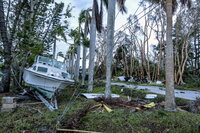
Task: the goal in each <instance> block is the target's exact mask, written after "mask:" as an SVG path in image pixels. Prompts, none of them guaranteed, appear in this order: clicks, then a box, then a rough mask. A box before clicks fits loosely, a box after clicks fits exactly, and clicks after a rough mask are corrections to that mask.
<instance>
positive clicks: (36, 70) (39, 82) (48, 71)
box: [23, 56, 74, 99]
mask: <svg viewBox="0 0 200 133" xmlns="http://www.w3.org/2000/svg"><path fill="white" fill-rule="evenodd" d="M66 69H67V67H66V64H64V63H62V62H59V61H56V60H55V59H50V58H47V57H43V56H38V57H37V58H36V60H35V62H34V64H33V65H32V67H30V68H25V69H24V75H23V79H24V81H25V82H26V83H27V84H29V85H30V86H31V87H32V88H34V89H36V90H37V91H39V92H40V93H41V94H42V95H44V96H45V97H47V98H49V99H51V98H52V97H53V96H54V95H55V94H56V93H57V92H58V91H59V90H61V89H64V88H66V86H68V85H70V84H73V83H74V80H73V79H72V76H71V75H70V74H69V73H68V72H67V70H66Z"/></svg>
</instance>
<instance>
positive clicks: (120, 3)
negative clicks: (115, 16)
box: [117, 0, 127, 14]
mask: <svg viewBox="0 0 200 133" xmlns="http://www.w3.org/2000/svg"><path fill="white" fill-rule="evenodd" d="M125 2H126V0H117V4H118V7H119V10H120V12H121V13H122V14H123V13H127V8H126V7H125Z"/></svg>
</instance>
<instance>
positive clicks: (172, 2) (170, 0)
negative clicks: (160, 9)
mask: <svg viewBox="0 0 200 133" xmlns="http://www.w3.org/2000/svg"><path fill="white" fill-rule="evenodd" d="M148 1H151V2H153V3H163V4H162V5H164V6H165V7H164V9H166V15H167V30H166V43H167V44H166V48H165V53H166V57H165V76H166V77H165V78H166V95H165V110H168V111H176V104H175V95H174V55H173V54H174V53H173V49H174V48H173V42H172V25H173V23H172V16H173V12H175V10H176V8H177V4H178V3H177V1H176V0H165V1H164V0H148ZM180 3H181V4H182V5H186V4H187V5H188V7H190V6H191V1H190V0H180Z"/></svg>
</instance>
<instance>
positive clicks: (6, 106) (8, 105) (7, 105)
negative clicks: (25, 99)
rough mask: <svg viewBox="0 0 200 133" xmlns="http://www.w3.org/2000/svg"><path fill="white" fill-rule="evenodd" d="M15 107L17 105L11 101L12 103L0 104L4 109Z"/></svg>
mask: <svg viewBox="0 0 200 133" xmlns="http://www.w3.org/2000/svg"><path fill="white" fill-rule="evenodd" d="M16 107H17V105H16V103H13V104H7V103H4V104H2V108H4V109H13V108H16Z"/></svg>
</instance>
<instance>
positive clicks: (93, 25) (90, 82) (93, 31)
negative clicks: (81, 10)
mask: <svg viewBox="0 0 200 133" xmlns="http://www.w3.org/2000/svg"><path fill="white" fill-rule="evenodd" d="M95 43H96V21H95V10H94V1H93V9H92V22H91V25H90V53H89V54H90V57H89V70H88V73H89V79H88V91H89V92H91V91H92V90H93V80H94V79H93V78H94V59H95V49H96V44H95Z"/></svg>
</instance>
